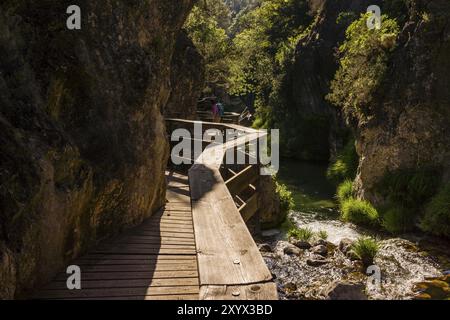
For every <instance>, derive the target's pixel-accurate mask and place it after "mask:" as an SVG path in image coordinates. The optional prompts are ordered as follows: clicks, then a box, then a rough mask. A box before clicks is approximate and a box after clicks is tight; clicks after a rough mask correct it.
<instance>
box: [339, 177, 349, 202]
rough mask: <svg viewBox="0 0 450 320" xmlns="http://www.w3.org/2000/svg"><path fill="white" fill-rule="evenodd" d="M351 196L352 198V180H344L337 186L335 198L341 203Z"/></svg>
mask: <svg viewBox="0 0 450 320" xmlns="http://www.w3.org/2000/svg"><path fill="white" fill-rule="evenodd" d="M351 198H353V181H352V180H345V181H344V182H342V183H341V184H340V185H339V186H338V188H337V199H338V201H339V203H340V204H342V203H344V201H346V200H348V199H351Z"/></svg>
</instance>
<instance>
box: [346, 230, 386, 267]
mask: <svg viewBox="0 0 450 320" xmlns="http://www.w3.org/2000/svg"><path fill="white" fill-rule="evenodd" d="M351 248H352V249H351V250H352V252H353V253H354V254H355V255H356V257H358V259H360V260H361V261H362V263H363V264H364V266H365V267H368V266H370V265H373V260H374V258H375V256H376V255H377V253H378V250H379V244H378V241H376V240H375V239H373V238H371V237H361V238H359V239H358V240H356V241H355V242H354V243H353V244H352V247H351Z"/></svg>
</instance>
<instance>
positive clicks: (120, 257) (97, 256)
mask: <svg viewBox="0 0 450 320" xmlns="http://www.w3.org/2000/svg"><path fill="white" fill-rule="evenodd" d="M81 259H90V260H94V259H98V260H105V259H111V260H142V259H144V260H158V259H163V260H196V259H197V258H196V256H195V255H191V256H188V255H164V256H158V255H150V254H146V255H145V254H139V255H136V254H94V253H90V254H87V255H85V256H83V257H82V258H81Z"/></svg>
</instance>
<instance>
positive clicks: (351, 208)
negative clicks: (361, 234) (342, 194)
mask: <svg viewBox="0 0 450 320" xmlns="http://www.w3.org/2000/svg"><path fill="white" fill-rule="evenodd" d="M341 211H342V212H341V217H342V219H343V220H344V221H349V222H353V223H355V224H361V225H366V226H370V225H375V224H376V222H377V220H378V211H377V210H376V209H375V208H374V207H373V206H372V205H371V204H370V203H369V202H367V201H363V200H358V199H353V198H351V199H348V200H345V201H344V202H343V203H342V207H341Z"/></svg>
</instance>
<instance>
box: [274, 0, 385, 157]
mask: <svg viewBox="0 0 450 320" xmlns="http://www.w3.org/2000/svg"><path fill="white" fill-rule="evenodd" d="M379 2H380V1H369V0H363V1H360V0H344V1H312V2H311V6H312V10H314V11H315V10H318V13H317V16H316V17H315V21H314V22H313V24H312V26H311V27H310V28H309V29H308V30H307V32H306V33H305V36H304V37H302V38H301V40H300V41H299V43H298V44H297V48H296V51H295V54H294V58H293V62H292V64H291V65H290V66H289V67H288V68H287V72H286V75H285V76H284V77H283V79H282V81H281V85H280V94H279V96H280V98H281V99H282V102H283V103H281V105H282V106H284V107H283V108H285V110H283V112H281V113H280V118H281V119H282V120H281V122H282V124H281V127H282V128H283V132H282V135H283V137H282V143H283V146H282V147H283V152H284V153H285V154H287V155H288V156H292V157H295V158H299V159H302V160H321V161H328V160H329V158H330V155H331V156H333V155H334V154H335V151H336V148H338V147H340V146H342V141H340V140H339V139H341V132H340V131H342V128H343V127H344V125H343V123H342V121H341V117H340V114H339V110H338V109H336V108H335V107H334V106H332V105H331V104H330V103H329V102H328V101H327V100H326V99H325V97H326V95H327V94H328V93H329V92H330V82H331V80H332V79H333V77H334V74H335V73H336V70H337V69H338V61H339V60H338V59H339V58H338V57H337V56H336V53H337V50H338V47H339V45H340V44H341V43H342V42H343V41H344V39H345V30H346V29H347V27H348V26H349V24H350V23H351V22H352V21H353V19H355V18H357V17H359V15H360V14H361V13H364V12H366V10H367V7H368V6H369V5H370V4H379ZM330 151H331V152H330Z"/></svg>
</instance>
